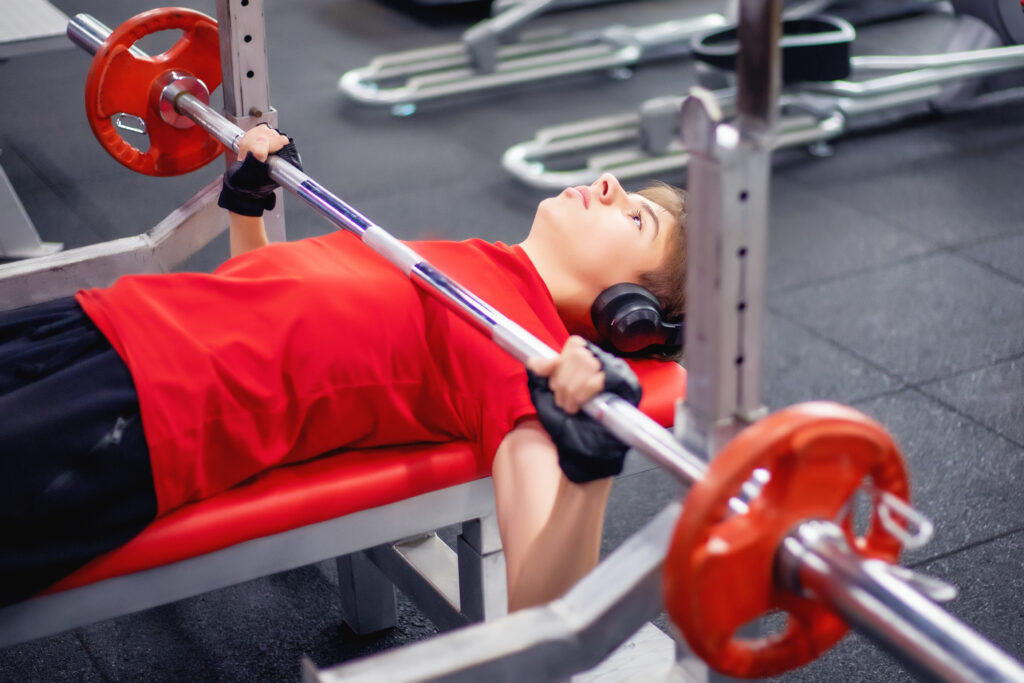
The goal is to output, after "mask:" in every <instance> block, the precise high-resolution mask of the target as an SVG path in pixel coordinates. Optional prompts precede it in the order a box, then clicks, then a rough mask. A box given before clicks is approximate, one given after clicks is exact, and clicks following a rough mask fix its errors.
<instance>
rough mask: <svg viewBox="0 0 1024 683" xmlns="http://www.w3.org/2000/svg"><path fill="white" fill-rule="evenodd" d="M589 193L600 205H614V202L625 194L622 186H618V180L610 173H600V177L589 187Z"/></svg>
mask: <svg viewBox="0 0 1024 683" xmlns="http://www.w3.org/2000/svg"><path fill="white" fill-rule="evenodd" d="M590 191H591V192H593V193H594V196H595V197H597V199H598V201H600V202H601V203H602V204H614V203H615V202H616V200H618V199H619V198H620V197H623V196H625V194H626V192H625V190H623V189H622V185H620V184H619V180H618V178H616V177H615V176H613V175H612V174H611V173H602V174H601V177H600V178H598V179H597V180H596V181H595V182H594V184H593V185H591V186H590Z"/></svg>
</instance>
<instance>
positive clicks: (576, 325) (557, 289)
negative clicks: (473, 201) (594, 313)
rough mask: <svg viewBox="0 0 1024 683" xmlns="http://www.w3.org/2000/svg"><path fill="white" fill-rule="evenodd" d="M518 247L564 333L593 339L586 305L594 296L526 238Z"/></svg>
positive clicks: (588, 306)
mask: <svg viewBox="0 0 1024 683" xmlns="http://www.w3.org/2000/svg"><path fill="white" fill-rule="evenodd" d="M519 246H520V247H522V249H523V251H525V252H526V255H527V256H529V257H530V261H531V262H532V263H533V267H534V268H536V269H537V273H539V274H540V278H541V279H542V280H543V281H544V284H545V285H546V286H547V288H548V291H549V292H550V293H551V298H552V299H554V301H555V308H556V309H558V316H559V317H560V318H561V319H562V322H564V323H565V327H566V329H568V330H569V332H570V333H571V334H579V335H582V336H584V337H587V338H588V339H594V338H595V336H596V333H595V331H594V324H593V322H591V320H590V305H591V304H592V303H594V296H593V293H592V292H590V291H589V288H587V287H585V286H584V285H583V283H581V282H580V281H579V280H578V279H577V278H575V277H573V276H572V274H571V273H569V272H568V271H567V270H566V269H565V268H564V267H563V265H562V264H561V263H560V261H559V259H558V258H557V256H556V255H555V254H552V253H551V251H550V250H549V249H545V248H544V246H543V245H542V244H540V243H538V242H537V241H536V240H531V239H530V238H529V237H527V238H526V239H525V240H524V241H523V242H522V243H520V245H519Z"/></svg>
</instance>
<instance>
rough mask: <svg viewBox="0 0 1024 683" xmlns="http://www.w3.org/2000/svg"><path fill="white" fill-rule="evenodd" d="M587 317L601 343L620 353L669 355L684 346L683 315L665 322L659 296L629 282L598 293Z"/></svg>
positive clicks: (629, 354)
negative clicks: (591, 321) (592, 323)
mask: <svg viewBox="0 0 1024 683" xmlns="http://www.w3.org/2000/svg"><path fill="white" fill-rule="evenodd" d="M590 319H591V320H593V321H594V328H595V329H596V330H597V334H598V336H599V337H600V343H601V344H602V345H603V346H605V347H607V348H608V349H609V350H611V351H614V352H615V353H618V354H620V355H625V356H635V355H638V354H640V353H644V352H647V353H651V352H655V353H665V354H669V355H671V354H674V353H676V352H678V351H679V350H680V349H682V347H683V330H684V321H683V318H680V319H679V321H678V322H668V321H666V320H665V312H664V311H663V310H662V308H661V303H660V302H659V301H658V298H657V297H656V296H654V295H653V294H651V292H650V291H648V290H647V289H644V288H643V287H641V286H640V285H635V284H633V283H631V282H623V283H620V284H617V285H612V286H611V287H609V288H608V289H606V290H604V291H603V292H601V294H600V296H598V297H597V298H596V299H595V300H594V303H593V305H592V306H591V307H590Z"/></svg>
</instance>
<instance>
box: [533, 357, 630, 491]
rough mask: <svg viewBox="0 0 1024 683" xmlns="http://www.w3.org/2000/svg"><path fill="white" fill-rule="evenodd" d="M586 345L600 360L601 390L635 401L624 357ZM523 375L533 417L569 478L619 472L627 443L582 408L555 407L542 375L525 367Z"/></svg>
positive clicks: (579, 481) (587, 478) (581, 480)
mask: <svg viewBox="0 0 1024 683" xmlns="http://www.w3.org/2000/svg"><path fill="white" fill-rule="evenodd" d="M587 348H588V349H589V350H590V352H591V353H593V354H594V356H596V357H597V360H598V362H600V363H601V369H602V370H603V371H604V390H605V391H608V392H611V393H613V394H617V395H618V396H621V397H622V398H624V399H626V400H627V401H629V402H630V403H632V404H633V405H634V406H635V405H639V403H640V395H641V393H642V392H641V389H640V382H639V381H638V380H637V378H636V375H635V374H633V370H632V369H631V368H630V367H629V365H628V364H627V363H626V361H624V360H622V359H621V358H618V357H616V356H613V355H612V354H610V353H608V352H606V351H602V350H601V349H599V348H598V347H597V346H595V345H594V344H591V343H590V342H587ZM526 375H527V386H528V387H529V389H530V398H531V399H532V400H533V405H534V407H536V408H537V417H538V418H539V419H540V423H541V424H542V425H544V429H546V430H547V431H548V434H550V435H551V440H552V441H554V442H555V446H556V447H557V448H558V465H559V466H560V467H561V468H562V472H563V473H565V476H566V477H568V478H569V481H573V482H575V483H577V484H582V483H584V482H587V481H592V480H594V479H601V478H602V477H611V476H614V475H616V474H618V473H619V472H621V471H622V462H623V460H624V459H625V457H626V451H627V450H629V449H628V447H627V446H626V445H624V444H623V443H622V442H620V441H619V440H618V439H616V438H615V437H614V436H612V434H611V432H609V431H608V430H607V429H605V428H604V427H603V426H602V425H601V423H600V422H598V421H597V420H595V419H593V418H592V417H590V416H589V415H586V414H585V413H583V412H582V411H581V412H579V413H576V414H575V415H569V414H568V413H566V412H565V411H564V410H562V409H561V408H559V407H558V406H557V405H556V404H555V395H554V393H553V392H552V391H551V389H550V388H549V387H548V380H547V378H546V377H539V376H538V375H536V374H534V373H533V372H531V371H529V370H527V371H526Z"/></svg>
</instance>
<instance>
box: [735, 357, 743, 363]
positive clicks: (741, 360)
mask: <svg viewBox="0 0 1024 683" xmlns="http://www.w3.org/2000/svg"><path fill="white" fill-rule="evenodd" d="M736 365H743V356H736Z"/></svg>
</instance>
